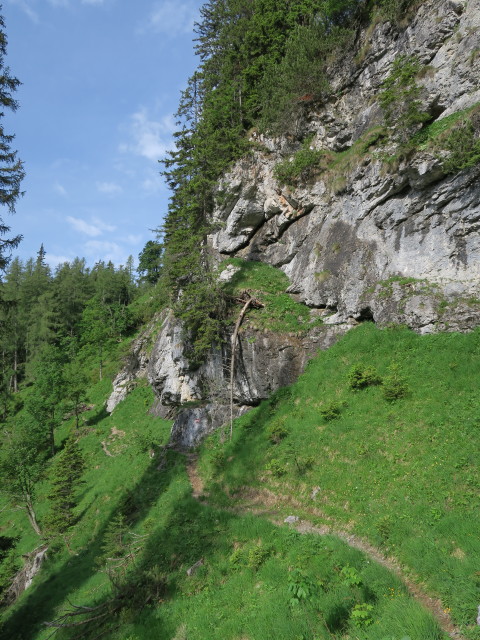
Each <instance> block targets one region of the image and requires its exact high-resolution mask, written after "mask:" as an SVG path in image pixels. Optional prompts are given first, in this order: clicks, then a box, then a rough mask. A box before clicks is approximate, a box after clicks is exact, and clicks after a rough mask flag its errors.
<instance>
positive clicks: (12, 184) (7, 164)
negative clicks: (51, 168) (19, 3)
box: [0, 16, 25, 269]
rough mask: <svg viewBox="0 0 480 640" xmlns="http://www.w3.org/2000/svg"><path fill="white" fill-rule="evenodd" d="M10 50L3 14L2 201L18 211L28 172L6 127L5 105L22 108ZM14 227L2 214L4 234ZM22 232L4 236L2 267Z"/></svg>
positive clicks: (0, 228)
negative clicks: (7, 63) (8, 59)
mask: <svg viewBox="0 0 480 640" xmlns="http://www.w3.org/2000/svg"><path fill="white" fill-rule="evenodd" d="M6 53H7V37H6V34H5V22H4V20H3V17H2V16H0V105H1V107H0V109H2V110H1V111H0V204H3V205H5V206H6V207H7V209H8V210H9V212H10V213H13V212H14V211H15V204H16V202H17V200H18V198H19V197H20V195H21V192H20V185H21V182H22V180H23V178H24V176H25V173H24V170H23V164H22V162H21V160H19V159H18V158H17V152H16V151H13V150H12V148H11V143H12V142H13V139H14V136H13V135H11V134H7V133H6V132H5V130H4V127H3V123H2V119H3V116H4V115H5V111H4V110H5V109H10V110H11V111H15V110H16V109H17V108H18V103H17V101H16V100H15V99H14V98H13V95H14V93H15V91H16V90H17V89H18V86H19V84H20V81H19V80H18V79H17V78H15V77H14V76H12V75H11V74H10V69H9V68H8V67H6V66H5V56H6ZM9 231H10V227H9V226H7V225H6V224H5V223H4V221H3V218H2V217H0V236H4V235H5V234H6V233H8V232H9ZM21 239H22V236H20V235H17V236H13V237H10V238H4V237H0V269H4V268H5V266H6V265H7V263H8V260H9V257H8V255H6V254H7V253H8V252H9V251H11V250H12V249H14V248H15V247H17V246H18V244H19V242H20V240H21Z"/></svg>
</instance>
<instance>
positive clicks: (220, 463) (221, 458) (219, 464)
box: [210, 449, 227, 471]
mask: <svg viewBox="0 0 480 640" xmlns="http://www.w3.org/2000/svg"><path fill="white" fill-rule="evenodd" d="M210 460H211V463H212V467H213V468H214V469H215V471H221V470H222V469H224V468H225V465H226V462H227V459H226V456H225V451H223V449H217V450H216V451H214V452H213V453H212V457H211V458H210Z"/></svg>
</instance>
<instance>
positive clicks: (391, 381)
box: [383, 365, 410, 402]
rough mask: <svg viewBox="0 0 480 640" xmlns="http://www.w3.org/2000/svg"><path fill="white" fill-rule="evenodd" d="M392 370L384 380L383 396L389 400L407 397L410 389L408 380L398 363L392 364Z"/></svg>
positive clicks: (393, 400)
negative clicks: (402, 373)
mask: <svg viewBox="0 0 480 640" xmlns="http://www.w3.org/2000/svg"><path fill="white" fill-rule="evenodd" d="M390 371H391V373H390V375H388V376H386V377H385V378H384V380H383V397H384V398H385V400H386V401H387V402H395V401H396V400H400V399H401V398H406V397H407V396H408V394H409V391H410V390H409V387H408V384H407V381H406V380H405V378H404V377H403V376H402V375H401V373H400V371H399V368H398V365H392V366H391V367H390Z"/></svg>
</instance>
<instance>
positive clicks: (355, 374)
mask: <svg viewBox="0 0 480 640" xmlns="http://www.w3.org/2000/svg"><path fill="white" fill-rule="evenodd" d="M381 382H382V379H381V377H380V376H379V375H378V371H377V370H376V369H375V367H372V366H368V367H367V366H365V365H363V364H355V365H354V366H353V367H352V368H351V369H350V371H349V372H348V386H349V387H350V389H365V387H370V386H372V385H376V384H381Z"/></svg>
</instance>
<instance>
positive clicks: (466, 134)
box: [442, 112, 480, 173]
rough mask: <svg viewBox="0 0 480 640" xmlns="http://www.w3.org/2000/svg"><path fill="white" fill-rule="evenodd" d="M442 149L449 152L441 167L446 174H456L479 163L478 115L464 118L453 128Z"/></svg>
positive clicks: (479, 128) (479, 115) (479, 125)
mask: <svg viewBox="0 0 480 640" xmlns="http://www.w3.org/2000/svg"><path fill="white" fill-rule="evenodd" d="M442 147H443V148H444V149H446V150H447V151H449V152H450V154H449V156H448V157H447V158H445V160H444V162H443V167H444V169H445V171H446V173H456V172H457V171H462V170H463V169H469V168H470V167H474V166H475V165H476V164H478V163H479V162H480V113H479V112H477V113H475V114H474V115H473V116H472V117H471V118H465V119H463V120H462V121H460V122H459V123H458V124H457V126H455V127H453V128H452V130H451V131H450V133H449V134H448V136H447V137H446V138H445V139H444V141H443V145H442Z"/></svg>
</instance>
